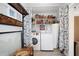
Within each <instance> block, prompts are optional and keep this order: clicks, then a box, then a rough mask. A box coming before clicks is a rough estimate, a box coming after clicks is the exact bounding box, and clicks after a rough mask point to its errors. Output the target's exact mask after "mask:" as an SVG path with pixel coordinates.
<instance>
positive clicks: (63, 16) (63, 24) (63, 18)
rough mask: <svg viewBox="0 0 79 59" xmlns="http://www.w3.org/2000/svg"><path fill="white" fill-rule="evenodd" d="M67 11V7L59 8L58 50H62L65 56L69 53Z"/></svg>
mask: <svg viewBox="0 0 79 59" xmlns="http://www.w3.org/2000/svg"><path fill="white" fill-rule="evenodd" d="M68 10H69V7H68V6H65V7H61V8H59V20H60V36H59V48H60V50H61V51H62V50H63V49H64V54H65V55H68V51H69V42H68V41H69V40H68V39H69V33H68V32H69V29H68V28H69V19H68Z"/></svg>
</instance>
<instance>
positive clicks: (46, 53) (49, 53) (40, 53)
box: [34, 49, 64, 56]
mask: <svg viewBox="0 0 79 59" xmlns="http://www.w3.org/2000/svg"><path fill="white" fill-rule="evenodd" d="M34 56H64V55H63V54H62V53H60V51H59V50H58V49H56V50H53V51H37V50H36V51H34Z"/></svg>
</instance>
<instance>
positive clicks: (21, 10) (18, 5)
mask: <svg viewBox="0 0 79 59" xmlns="http://www.w3.org/2000/svg"><path fill="white" fill-rule="evenodd" d="M8 4H9V5H10V6H12V7H13V8H15V9H16V10H17V11H18V12H20V13H21V14H22V15H28V13H27V11H26V10H25V9H24V7H23V6H22V5H21V4H20V3H8Z"/></svg>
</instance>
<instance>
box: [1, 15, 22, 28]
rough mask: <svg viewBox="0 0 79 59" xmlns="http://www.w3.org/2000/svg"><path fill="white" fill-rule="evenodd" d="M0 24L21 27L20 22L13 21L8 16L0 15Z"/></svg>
mask: <svg viewBox="0 0 79 59" xmlns="http://www.w3.org/2000/svg"><path fill="white" fill-rule="evenodd" d="M0 24H5V25H13V26H18V27H22V26H23V24H22V22H21V21H19V20H16V19H13V18H11V17H9V16H5V15H3V14H0Z"/></svg>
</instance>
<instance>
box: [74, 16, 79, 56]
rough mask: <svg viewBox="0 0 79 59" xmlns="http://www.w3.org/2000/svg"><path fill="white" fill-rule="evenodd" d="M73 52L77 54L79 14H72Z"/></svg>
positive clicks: (78, 45) (78, 48) (78, 53)
mask: <svg viewBox="0 0 79 59" xmlns="http://www.w3.org/2000/svg"><path fill="white" fill-rule="evenodd" d="M74 41H75V44H74V54H75V56H79V16H74Z"/></svg>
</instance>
